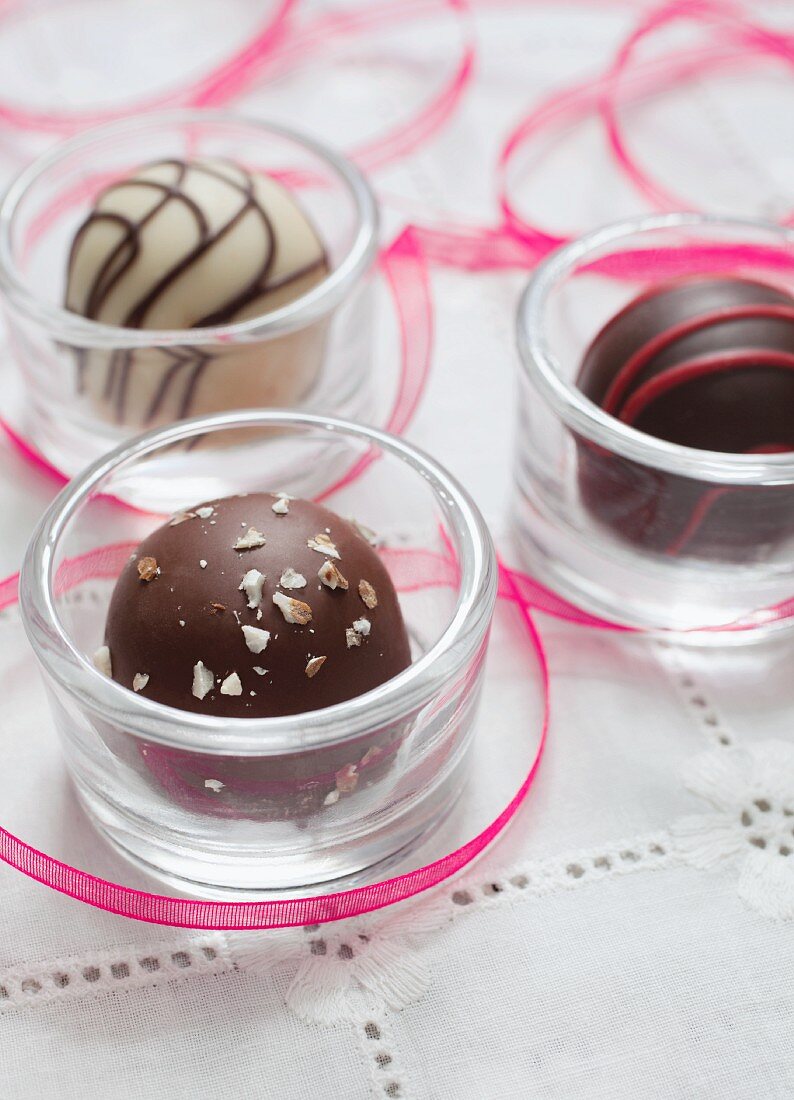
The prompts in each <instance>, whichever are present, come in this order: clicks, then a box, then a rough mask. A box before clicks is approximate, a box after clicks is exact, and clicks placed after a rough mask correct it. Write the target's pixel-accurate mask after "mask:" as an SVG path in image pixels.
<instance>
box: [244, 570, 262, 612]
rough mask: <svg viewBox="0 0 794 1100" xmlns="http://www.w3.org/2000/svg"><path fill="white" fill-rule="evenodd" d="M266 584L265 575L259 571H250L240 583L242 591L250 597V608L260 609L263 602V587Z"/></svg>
mask: <svg viewBox="0 0 794 1100" xmlns="http://www.w3.org/2000/svg"><path fill="white" fill-rule="evenodd" d="M264 583H265V574H264V573H260V572H259V570H258V569H249V570H248V572H247V573H246V574H245V576H244V577H243V579H242V580H241V581H240V591H241V592H245V594H246V596H247V597H248V606H249V607H250V608H251V609H253V608H255V607H259V605H260V603H261V602H262V586H263V585H264Z"/></svg>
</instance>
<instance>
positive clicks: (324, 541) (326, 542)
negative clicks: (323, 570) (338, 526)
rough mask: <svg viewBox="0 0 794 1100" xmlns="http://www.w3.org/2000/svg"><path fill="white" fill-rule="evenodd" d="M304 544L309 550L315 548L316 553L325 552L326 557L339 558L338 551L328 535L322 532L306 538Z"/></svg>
mask: <svg viewBox="0 0 794 1100" xmlns="http://www.w3.org/2000/svg"><path fill="white" fill-rule="evenodd" d="M306 545H307V546H308V547H309V549H310V550H316V551H317V553H318V554H325V556H326V557H328V558H336V559H337V560H339V551H338V550H337V548H336V547H335V546H334V544H333V542H332V541H331V539H330V538H329V537H328V535H326V534H324V533H323V532H320V534H319V535H315V536H314V538H313V539H307V540H306Z"/></svg>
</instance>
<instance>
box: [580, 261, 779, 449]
mask: <svg viewBox="0 0 794 1100" xmlns="http://www.w3.org/2000/svg"><path fill="white" fill-rule="evenodd" d="M578 382H579V387H580V389H581V390H582V391H583V392H584V393H585V394H587V396H588V397H590V398H591V400H593V401H595V402H596V404H598V405H601V406H602V408H604V409H605V410H606V411H607V412H609V413H611V414H612V415H613V416H615V417H617V418H618V419H619V420H622V421H623V422H624V423H627V424H631V425H632V426H633V427H635V428H637V429H638V430H639V431H643V432H647V433H648V434H649V435H653V436H656V437H657V438H659V439H666V440H669V441H670V442H671V443H678V444H681V445H682V446H686V447H697V448H700V449H702V450H709V451H728V452H733V453H741V452H746V451H754V450H761V451H764V450H794V415H792V414H794V298H792V297H791V295H789V294H787V293H786V292H785V291H783V290H779V289H777V288H775V287H772V286H768V285H766V284H765V283H758V282H753V281H750V280H746V279H738V278H737V279H726V278H720V279H717V278H710V279H702V278H699V279H695V278H692V279H682V280H680V281H678V282H675V283H668V284H665V285H662V286H659V287H656V288H655V289H653V290H651V291H649V292H648V293H646V294H643V295H641V296H640V297H639V298H636V299H635V300H634V301H633V302H631V303H629V305H628V306H626V307H625V308H624V309H623V310H621V312H620V313H618V314H617V315H616V316H615V317H613V318H612V320H611V321H609V323H608V324H607V325H605V327H604V328H603V329H602V330H601V332H599V334H598V335H597V336H596V338H595V339H594V340H593V342H592V344H591V345H590V347H589V348H588V349H587V352H586V353H585V356H584V359H583V361H582V367H581V370H580V373H579V380H578Z"/></svg>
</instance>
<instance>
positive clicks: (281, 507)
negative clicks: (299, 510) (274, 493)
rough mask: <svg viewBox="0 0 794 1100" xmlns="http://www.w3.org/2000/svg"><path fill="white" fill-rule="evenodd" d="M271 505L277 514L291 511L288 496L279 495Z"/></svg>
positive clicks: (285, 513) (280, 514)
mask: <svg viewBox="0 0 794 1100" xmlns="http://www.w3.org/2000/svg"><path fill="white" fill-rule="evenodd" d="M270 507H271V509H272V510H273V511H274V512H275V513H276V515H277V516H286V515H287V513H288V512H289V501H288V499H287V498H286V497H279V498H278V500H277V501H276V502H275V503H274V504H271V505H270Z"/></svg>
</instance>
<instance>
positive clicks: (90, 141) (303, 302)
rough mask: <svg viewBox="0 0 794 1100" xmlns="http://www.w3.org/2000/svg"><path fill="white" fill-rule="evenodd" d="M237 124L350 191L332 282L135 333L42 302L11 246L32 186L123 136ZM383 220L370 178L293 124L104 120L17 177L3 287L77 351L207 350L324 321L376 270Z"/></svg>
mask: <svg viewBox="0 0 794 1100" xmlns="http://www.w3.org/2000/svg"><path fill="white" fill-rule="evenodd" d="M223 123H226V124H233V125H238V126H239V125H242V126H247V127H251V128H252V129H254V130H257V131H259V132H260V133H262V134H275V135H277V136H278V137H281V138H285V139H287V140H288V141H291V142H293V143H295V144H296V145H300V146H302V147H303V148H304V149H306V150H308V151H309V152H310V153H312V154H313V155H314V156H315V157H317V158H318V159H319V160H321V161H323V162H324V163H325V164H326V166H328V167H330V169H331V170H332V172H333V173H334V174H335V176H336V177H337V179H338V180H339V181H340V182H341V183H342V184H343V185H344V187H345V188H346V189H347V191H348V193H349V195H350V196H351V198H352V200H353V204H354V207H355V210H356V214H357V226H356V231H355V235H354V238H353V241H352V243H351V244H350V247H349V248H348V250H347V252H346V254H345V255H344V256H343V257H342V258H341V259H340V261H339V263H338V264H337V265H336V266H335V267H334V268H333V270H332V271H331V272H329V274H328V275H326V276H325V278H324V279H323V280H322V281H321V282H319V283H317V284H316V285H315V286H313V287H312V288H310V289H309V290H308V291H306V292H305V293H303V294H301V295H299V297H297V298H295V299H294V300H293V301H292V302H288V303H286V304H285V305H283V306H280V307H279V308H278V309H274V310H271V311H270V312H269V313H265V314H262V315H261V316H259V317H252V318H249V319H248V320H246V321H238V322H237V323H235V324H230V325H215V326H208V327H206V328H193V329H136V328H124V327H123V326H121V325H110V324H104V323H101V322H99V321H93V320H91V319H90V318H87V317H82V316H81V315H80V314H78V313H72V312H71V311H70V310H68V309H65V308H64V307H62V306H58V305H53V304H52V303H51V302H47V301H45V300H44V299H42V298H40V297H39V296H38V295H37V294H36V293H35V292H34V291H33V290H31V288H30V287H29V285H28V283H27V282H26V280H25V279H24V278H22V276H21V274H20V272H19V269H18V267H17V264H16V261H15V259H14V249H13V244H12V227H13V220H14V216H15V214H16V212H17V210H18V209H19V206H20V204H21V203H22V202H23V201H24V199H25V197H26V196H27V194H28V193H29V191H30V189H31V188H32V187H33V186H35V184H36V183H37V182H38V180H39V179H41V178H42V177H43V176H44V175H45V174H46V173H47V172H49V171H50V170H51V169H52V168H53V167H54V166H56V165H57V164H58V163H59V162H60V161H62V160H64V159H65V158H68V157H71V156H73V155H74V154H75V153H80V151H81V150H84V149H88V148H90V147H92V146H98V147H101V146H102V144H103V143H104V142H105V141H107V140H108V139H112V138H113V137H114V136H116V135H130V134H132V135H135V134H137V133H145V132H146V131H147V130H157V129H161V128H164V127H168V126H177V125H180V124H181V125H185V126H187V125H195V124H209V125H216V126H217V125H219V124H223ZM378 231H379V215H378V206H377V202H376V199H375V195H374V192H373V190H372V188H371V187H370V184H369V183H368V181H367V179H366V177H365V176H364V175H363V173H362V172H361V171H360V170H359V169H358V168H357V167H356V166H355V165H354V164H353V163H352V161H350V160H348V159H347V158H346V157H344V156H343V155H342V154H340V153H337V152H335V151H334V150H333V149H331V148H330V147H329V146H328V145H325V144H324V143H323V142H321V141H316V140H315V139H314V138H311V137H308V136H306V135H305V134H302V133H300V132H298V131H296V130H293V129H291V128H290V127H288V126H282V125H280V124H279V123H275V122H269V121H266V120H264V119H256V118H251V117H249V116H247V115H244V114H237V113H235V112H231V111H210V110H174V111H152V112H149V113H147V114H144V115H139V116H134V117H132V118H125V119H121V120H116V121H113V122H107V123H103V124H102V125H101V126H95V127H91V128H90V129H87V130H84V131H82V132H81V133H80V134H78V135H77V136H76V137H72V138H69V139H68V140H66V141H62V142H59V143H58V144H56V145H55V146H54V147H53V148H51V149H49V150H47V151H46V152H45V153H42V154H41V155H40V156H39V157H37V158H36V159H35V160H34V161H32V162H31V163H30V164H29V165H27V167H25V168H23V169H22V171H21V172H20V173H19V174H18V175H17V176H16V177H15V179H14V180H13V181H12V182H11V184H10V185H9V187H8V188H7V190H6V191H5V194H4V195H3V196H2V199H0V290H2V292H3V293H4V294H5V296H6V297H7V298H8V300H9V302H10V303H11V304H12V305H13V306H14V307H15V308H16V309H18V310H19V311H20V312H21V313H23V314H25V315H26V316H27V317H29V318H31V319H32V320H33V321H35V322H37V323H38V324H40V325H41V326H42V327H43V328H44V329H45V330H46V331H47V332H49V333H51V334H52V335H53V336H54V338H55V339H57V340H60V341H63V342H66V343H72V344H74V345H76V346H78V347H92V348H104V349H111V350H112V349H114V348H119V347H123V348H150V347H173V346H175V345H178V346H181V347H195V346H205V345H207V344H213V343H225V342H232V341H234V340H238V341H253V340H261V339H265V338H272V337H275V336H280V335H283V334H285V333H288V332H293V331H295V330H296V329H299V328H303V327H305V326H307V325H310V324H312V323H313V322H315V321H317V320H319V319H320V318H321V317H324V316H325V315H326V314H327V313H329V312H330V311H331V310H332V309H334V308H335V307H336V306H337V305H339V303H340V302H342V301H343V300H344V299H345V298H346V297H347V295H348V294H349V293H350V291H351V290H352V288H353V286H355V284H356V283H357V282H358V281H359V280H360V279H361V277H362V276H363V275H364V274H365V273H366V272H367V271H368V270H369V268H370V267H371V266H372V263H373V262H374V259H375V257H376V255H377V250H378Z"/></svg>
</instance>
